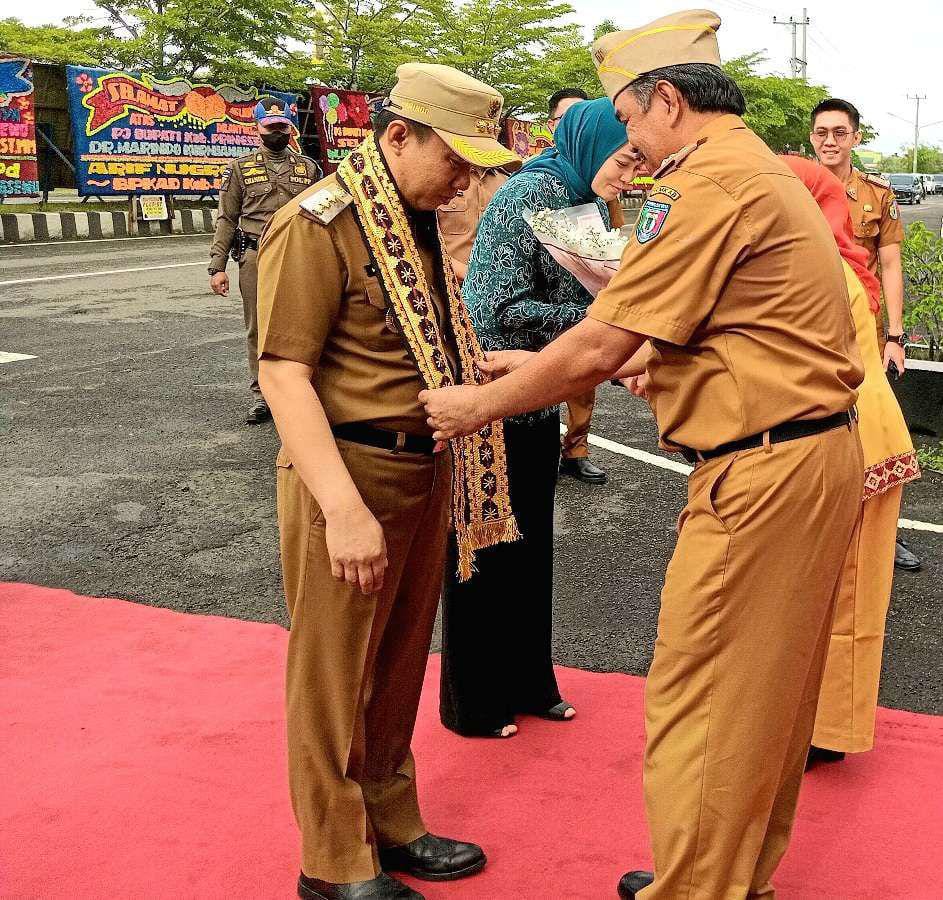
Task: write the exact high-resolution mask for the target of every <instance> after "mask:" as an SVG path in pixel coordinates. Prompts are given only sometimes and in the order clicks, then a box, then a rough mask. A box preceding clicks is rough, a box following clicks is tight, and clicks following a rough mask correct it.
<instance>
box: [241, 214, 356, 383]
mask: <svg viewBox="0 0 943 900" xmlns="http://www.w3.org/2000/svg"><path fill="white" fill-rule="evenodd" d="M284 211H285V212H286V213H288V212H289V210H288V209H287V208H286V209H285V210H284ZM258 265H259V289H258V318H259V339H258V348H259V356H260V357H261V356H262V355H266V356H274V357H278V358H280V359H290V360H294V361H295V362H300V363H304V364H305V365H308V366H311V367H312V368H316V367H317V365H318V360H319V359H320V357H321V351H322V349H323V348H324V343H325V341H326V340H327V337H328V335H329V334H330V332H331V329H332V327H333V325H334V322H335V321H336V319H337V314H338V311H339V310H340V305H341V296H342V294H343V290H344V270H343V266H342V262H341V258H340V256H339V254H338V252H337V250H336V248H335V246H334V241H333V240H332V238H331V233H330V230H329V229H328V228H326V227H325V226H323V225H321V224H320V223H318V222H315V221H313V220H311V219H309V218H307V217H305V216H303V215H301V214H298V213H296V212H291V214H288V215H285V216H284V217H282V216H281V215H278V214H276V216H275V217H274V218H273V219H272V222H271V223H270V226H269V227H268V228H267V229H266V231H265V233H264V235H263V236H262V241H261V243H260V245H259V262H258Z"/></svg>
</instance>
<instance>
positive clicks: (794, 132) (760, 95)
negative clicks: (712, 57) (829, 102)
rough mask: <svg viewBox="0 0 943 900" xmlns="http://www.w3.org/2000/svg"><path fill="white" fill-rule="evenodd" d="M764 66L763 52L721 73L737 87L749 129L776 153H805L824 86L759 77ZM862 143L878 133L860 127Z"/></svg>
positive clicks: (726, 65)
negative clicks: (741, 96)
mask: <svg viewBox="0 0 943 900" xmlns="http://www.w3.org/2000/svg"><path fill="white" fill-rule="evenodd" d="M764 62H766V57H765V56H764V55H763V53H762V51H757V52H756V53H748V54H746V55H745V56H738V57H737V58H736V59H732V60H730V61H729V62H726V63H724V65H723V69H724V71H725V72H726V73H727V74H728V75H729V76H730V77H731V78H732V79H733V80H734V81H736V82H737V84H738V85H739V86H740V90H741V91H743V96H744V97H745V98H746V101H747V113H746V116H744V119H745V120H746V123H747V125H749V126H750V128H752V129H753V130H754V131H755V132H756V133H757V134H758V135H759V136H760V137H761V138H763V140H764V141H766V143H767V144H769V146H770V147H771V148H772V149H773V150H775V151H776V152H777V153H780V152H782V151H783V150H804V149H807V148H808V145H809V131H810V127H809V126H810V123H809V117H810V116H811V114H812V110H813V109H815V107H816V106H817V105H818V103H819V102H820V101H822V100H824V99H825V98H826V97H828V96H829V94H830V91H829V90H828V88H826V87H825V86H824V85H821V84H810V83H809V82H807V81H803V80H802V79H801V78H784V77H783V76H781V75H762V74H760V73H759V71H758V69H759V67H760V66H761V65H762V64H763V63H764ZM861 132H862V140H863V141H865V142H867V141H869V140H873V139H874V137H876V135H877V132H876V131H875V130H874V129H873V128H872V127H871V126H870V125H868V124H867V123H865V122H862V123H861Z"/></svg>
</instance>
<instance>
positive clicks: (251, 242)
mask: <svg viewBox="0 0 943 900" xmlns="http://www.w3.org/2000/svg"><path fill="white" fill-rule="evenodd" d="M242 240H243V243H244V244H245V247H246V250H258V249H259V239H258V238H257V237H256V236H255V235H254V234H247V235H245V236H244V237H243V239H242Z"/></svg>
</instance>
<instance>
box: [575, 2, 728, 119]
mask: <svg viewBox="0 0 943 900" xmlns="http://www.w3.org/2000/svg"><path fill="white" fill-rule="evenodd" d="M718 28H720V16H718V15H717V13H715V12H711V11H710V10H709V9H688V10H685V11H684V12H679V13H674V14H673V15H670V16H665V17H664V18H663V19H656V20H655V21H654V22H649V24H648V25H643V26H642V27H641V28H635V29H633V30H631V31H614V32H612V33H611V34H604V35H603V36H602V37H601V38H599V40H597V41H596V42H595V43H594V44H593V61H594V62H595V63H596V71H597V73H598V74H599V80H600V81H601V82H602V86H603V88H604V89H605V91H606V93H607V94H608V95H609V99H610V100H615V99H616V96H617V95H618V94H619V93H621V92H622V90H623V89H624V88H625V87H627V86H628V85H629V84H630V83H631V82H633V81H635V79H636V78H638V77H639V76H640V75H644V74H645V73H646V72H651V70H652V69H660V68H661V67H662V66H676V65H679V64H681V63H713V64H714V65H715V66H719V65H720V51H719V50H718V48H717V29H718Z"/></svg>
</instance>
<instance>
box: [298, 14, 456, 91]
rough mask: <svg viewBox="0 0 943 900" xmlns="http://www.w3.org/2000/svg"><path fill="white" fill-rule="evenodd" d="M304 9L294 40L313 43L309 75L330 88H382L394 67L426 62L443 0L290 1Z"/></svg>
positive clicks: (386, 86)
mask: <svg viewBox="0 0 943 900" xmlns="http://www.w3.org/2000/svg"><path fill="white" fill-rule="evenodd" d="M295 3H296V5H299V4H300V5H301V6H302V7H304V13H303V15H301V16H299V19H300V20H301V22H302V23H303V28H302V31H301V33H296V37H297V38H298V39H299V40H303V39H304V37H303V34H310V35H311V37H312V38H313V43H314V44H315V47H316V53H315V60H314V62H313V65H312V67H311V75H312V77H313V78H315V79H317V80H318V81H320V82H322V83H324V84H330V85H333V86H335V87H343V88H354V89H358V90H362V91H367V92H371V93H372V92H377V91H386V90H388V89H389V88H390V87H391V85H392V84H393V81H394V77H395V73H396V67H397V66H398V65H400V64H401V63H404V62H407V61H409V60H420V61H430V58H431V56H432V55H434V50H433V49H431V48H433V47H435V45H434V44H432V43H430V42H429V41H430V38H431V36H432V35H433V34H434V33H435V31H436V23H437V19H438V18H439V17H440V16H441V15H443V10H444V2H443V0H295Z"/></svg>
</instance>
